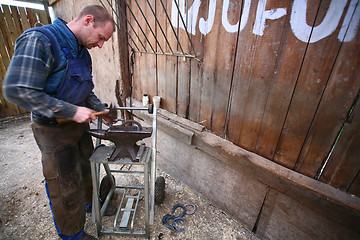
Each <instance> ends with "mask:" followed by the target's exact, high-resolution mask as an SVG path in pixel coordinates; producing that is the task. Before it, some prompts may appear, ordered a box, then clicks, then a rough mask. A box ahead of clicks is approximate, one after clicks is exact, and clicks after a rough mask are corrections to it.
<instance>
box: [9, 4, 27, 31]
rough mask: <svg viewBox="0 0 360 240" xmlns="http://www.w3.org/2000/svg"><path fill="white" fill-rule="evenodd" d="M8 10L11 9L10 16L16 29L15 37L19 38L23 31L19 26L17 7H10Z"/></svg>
mask: <svg viewBox="0 0 360 240" xmlns="http://www.w3.org/2000/svg"><path fill="white" fill-rule="evenodd" d="M10 9H11V16H12V19H13V21H14V25H15V28H16V36H17V37H19V36H20V35H21V33H22V32H23V31H24V29H23V28H22V25H21V20H20V14H19V11H18V8H17V7H14V6H11V7H10Z"/></svg>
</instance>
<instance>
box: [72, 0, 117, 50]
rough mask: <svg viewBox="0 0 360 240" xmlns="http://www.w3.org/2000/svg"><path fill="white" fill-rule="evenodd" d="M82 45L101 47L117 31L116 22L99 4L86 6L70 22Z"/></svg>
mask: <svg viewBox="0 0 360 240" xmlns="http://www.w3.org/2000/svg"><path fill="white" fill-rule="evenodd" d="M68 27H69V28H70V30H71V31H72V32H73V33H74V34H75V36H76V38H77V39H78V41H79V44H80V45H83V46H84V47H86V48H88V49H90V48H93V47H99V48H101V47H102V46H103V45H104V43H105V42H106V41H107V40H109V38H110V37H111V36H112V34H113V32H114V31H115V23H114V20H113V18H112V16H111V15H110V14H109V12H108V11H107V10H106V9H105V8H103V7H101V6H98V5H90V6H87V7H85V8H84V9H83V10H81V12H80V13H79V14H78V16H77V17H76V18H75V19H74V20H73V21H71V22H69V23H68Z"/></svg>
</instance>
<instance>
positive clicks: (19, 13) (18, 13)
mask: <svg viewBox="0 0 360 240" xmlns="http://www.w3.org/2000/svg"><path fill="white" fill-rule="evenodd" d="M41 24H48V18H47V15H46V12H45V11H42V10H36V9H31V8H23V7H16V6H8V5H1V9H0V56H1V58H0V117H8V116H14V115H19V114H21V113H25V112H26V110H25V109H23V108H21V107H18V106H17V105H15V104H13V103H10V102H7V101H6V100H5V99H4V96H3V94H2V83H3V80H4V77H5V73H6V70H7V67H8V66H9V63H10V59H11V57H12V55H13V53H14V45H15V41H16V39H17V38H18V37H19V36H20V34H21V33H22V32H24V31H25V30H27V29H29V28H31V27H34V26H35V25H36V26H39V25H41Z"/></svg>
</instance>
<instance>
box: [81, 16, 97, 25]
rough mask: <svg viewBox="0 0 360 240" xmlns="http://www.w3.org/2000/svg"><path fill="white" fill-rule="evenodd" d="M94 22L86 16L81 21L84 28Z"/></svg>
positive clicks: (92, 18) (90, 17)
mask: <svg viewBox="0 0 360 240" xmlns="http://www.w3.org/2000/svg"><path fill="white" fill-rule="evenodd" d="M93 22H94V17H93V16H92V15H86V16H85V17H84V19H83V23H84V25H85V26H88V25H89V24H90V23H93Z"/></svg>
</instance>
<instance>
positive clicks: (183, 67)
mask: <svg viewBox="0 0 360 240" xmlns="http://www.w3.org/2000/svg"><path fill="white" fill-rule="evenodd" d="M178 6H179V3H178ZM179 7H180V6H179ZM174 8H175V9H176V10H177V7H176V5H175V4H173V5H172V11H173V9H174ZM176 12H178V11H176ZM185 12H187V10H185ZM176 18H177V25H176V26H174V27H176V28H175V30H176V33H177V35H178V38H179V41H180V45H181V47H182V49H183V51H184V52H185V53H186V54H191V53H192V49H191V44H190V40H189V38H188V34H187V31H186V30H184V29H182V28H180V27H179V26H180V24H183V21H184V22H185V25H186V26H188V25H189V24H190V23H189V22H188V20H187V19H186V17H185V16H184V17H182V16H181V15H180V13H179V12H178V14H177V15H176ZM185 28H186V27H185ZM189 36H191V34H189ZM177 50H178V51H180V47H179V46H178V49H177ZM177 64H178V85H177V96H178V97H177V106H176V108H177V110H176V112H177V114H178V115H179V116H181V117H184V118H188V116H189V104H190V81H191V59H189V58H185V57H179V58H178V63H177Z"/></svg>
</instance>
